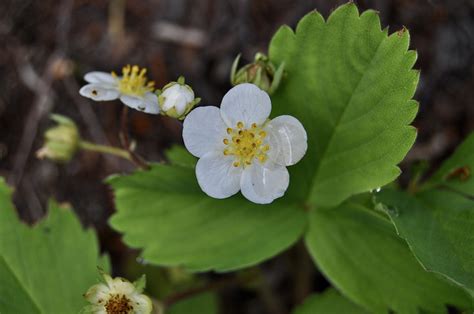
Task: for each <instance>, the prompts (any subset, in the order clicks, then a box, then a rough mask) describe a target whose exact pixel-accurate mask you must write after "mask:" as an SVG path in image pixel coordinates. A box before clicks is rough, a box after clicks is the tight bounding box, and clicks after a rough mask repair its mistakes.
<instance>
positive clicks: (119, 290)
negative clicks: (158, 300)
mask: <svg viewBox="0 0 474 314" xmlns="http://www.w3.org/2000/svg"><path fill="white" fill-rule="evenodd" d="M102 276H103V278H104V281H105V283H99V284H96V285H94V286H92V287H90V288H89V290H88V291H87V292H86V293H85V294H84V297H85V298H86V300H87V301H88V302H89V303H91V304H90V305H88V306H86V307H85V308H84V309H83V311H82V313H94V314H115V313H124V314H125V313H126V314H149V313H151V312H152V309H153V305H152V302H151V300H150V298H148V297H147V296H146V295H144V294H141V293H142V290H143V286H144V284H141V283H140V284H141V285H142V287H135V285H134V284H132V283H131V282H129V281H128V280H126V279H124V278H120V277H116V278H112V277H110V276H109V275H108V274H105V273H104V274H102Z"/></svg>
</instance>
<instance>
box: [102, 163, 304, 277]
mask: <svg viewBox="0 0 474 314" xmlns="http://www.w3.org/2000/svg"><path fill="white" fill-rule="evenodd" d="M108 182H109V183H110V184H111V185H112V187H113V188H114V192H115V203H116V207H117V213H116V214H115V215H114V216H113V217H112V218H111V220H110V223H111V225H112V227H113V228H114V229H116V230H118V231H120V232H123V233H124V241H125V242H126V243H127V244H128V245H130V246H132V247H136V248H143V253H142V257H143V258H144V260H145V261H146V262H149V263H153V264H159V265H169V266H171V265H179V266H184V267H186V268H188V269H192V270H199V271H204V270H209V269H214V270H217V271H228V270H232V269H237V268H242V267H245V266H249V265H254V264H257V263H259V262H261V261H263V260H265V259H267V258H270V257H272V256H274V255H275V254H277V253H278V252H280V251H282V250H284V249H285V248H287V247H288V246H290V245H291V244H293V243H294V242H295V241H297V240H298V238H299V237H300V236H301V234H302V232H303V230H304V227H305V223H306V217H305V216H306V214H305V212H304V210H303V208H301V207H299V206H297V205H295V204H292V203H288V202H286V201H284V200H279V201H276V202H274V203H272V204H270V205H266V206H262V205H258V204H254V203H251V202H249V201H247V200H245V199H244V198H243V197H241V196H238V197H232V198H229V199H225V200H217V199H213V198H210V197H209V196H207V195H205V194H204V193H203V192H202V191H201V189H200V188H199V186H198V184H197V181H196V175H195V173H194V169H193V168H191V167H181V166H165V165H153V166H152V169H151V170H150V171H139V172H136V173H134V174H132V175H129V176H115V177H112V178H110V179H109V180H108Z"/></svg>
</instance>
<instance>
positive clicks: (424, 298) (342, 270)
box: [306, 202, 471, 314]
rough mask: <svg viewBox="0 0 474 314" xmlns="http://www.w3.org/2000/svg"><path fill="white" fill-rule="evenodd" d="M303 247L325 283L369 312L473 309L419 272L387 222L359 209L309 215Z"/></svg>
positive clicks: (457, 291) (347, 206)
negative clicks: (452, 308)
mask: <svg viewBox="0 0 474 314" xmlns="http://www.w3.org/2000/svg"><path fill="white" fill-rule="evenodd" d="M306 244H307V246H308V249H309V251H310V253H311V255H312V257H313V259H314V260H315V262H316V264H317V265H318V266H319V268H320V269H321V271H322V272H323V273H324V274H325V275H326V276H327V278H328V279H329V281H331V282H332V283H333V285H334V286H335V287H337V288H338V290H340V291H341V292H342V293H343V294H344V295H346V296H347V297H349V298H350V299H351V300H353V301H354V302H356V303H357V304H359V305H361V306H363V307H365V308H366V309H367V310H369V311H371V312H374V313H388V312H389V310H391V311H393V312H395V313H413V314H415V313H418V312H419V310H420V309H421V310H424V311H428V312H429V313H446V312H447V309H446V305H448V304H449V305H454V306H457V307H459V308H462V309H467V308H470V307H471V302H470V297H469V296H468V295H467V294H466V293H465V292H464V291H463V290H462V289H461V288H458V287H456V286H454V285H452V284H451V283H449V282H448V281H446V280H443V279H441V278H439V277H437V276H436V275H435V274H433V273H429V272H427V271H425V270H424V269H423V268H422V266H421V265H420V264H419V263H418V261H417V260H416V258H415V257H414V256H413V254H412V253H411V252H410V250H409V248H408V246H407V245H406V243H405V241H403V239H401V238H399V237H398V236H397V235H396V233H395V229H394V228H393V226H392V225H391V223H390V222H389V221H388V220H387V219H386V218H385V217H382V216H381V215H379V214H378V213H375V212H373V211H370V210H369V209H367V208H365V207H364V206H361V205H359V204H352V203H349V202H346V203H343V204H341V205H340V206H339V207H337V208H331V209H327V210H325V209H321V210H313V211H312V212H311V217H310V228H309V232H308V234H307V235H306Z"/></svg>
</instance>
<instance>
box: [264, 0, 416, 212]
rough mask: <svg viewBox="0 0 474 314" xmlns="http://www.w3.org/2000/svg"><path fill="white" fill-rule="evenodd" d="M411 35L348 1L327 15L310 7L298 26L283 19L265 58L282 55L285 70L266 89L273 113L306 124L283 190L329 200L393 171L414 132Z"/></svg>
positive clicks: (390, 176)
mask: <svg viewBox="0 0 474 314" xmlns="http://www.w3.org/2000/svg"><path fill="white" fill-rule="evenodd" d="M409 41H410V40H409V34H408V31H407V30H406V29H403V30H402V31H400V32H397V33H394V34H392V35H391V36H387V33H386V32H385V31H382V30H381V28H380V20H379V17H378V14H377V13H376V12H375V11H370V10H369V11H366V12H364V13H363V14H362V15H360V16H359V14H358V10H357V7H356V6H355V4H353V3H349V4H346V5H343V6H341V7H339V8H338V9H336V10H335V11H334V12H333V13H332V14H331V16H330V17H329V18H328V20H327V22H325V21H324V19H323V17H322V16H321V15H320V14H319V13H317V12H312V13H310V14H308V15H306V16H305V17H304V18H303V19H302V20H301V21H300V22H299V24H298V26H297V29H296V33H293V31H292V30H291V29H290V28H288V27H287V26H283V27H282V28H281V29H280V30H279V31H278V32H277V33H276V34H275V36H274V37H273V39H272V42H271V45H270V59H271V61H272V62H274V63H275V64H279V63H281V62H285V64H286V68H285V71H286V72H287V77H286V78H285V79H284V80H283V81H282V84H281V86H280V87H279V89H278V90H277V91H276V93H275V94H274V95H273V96H272V101H273V115H275V116H278V115H281V114H289V115H293V116H295V117H296V118H298V119H299V120H300V121H301V122H302V123H303V125H304V126H305V128H306V131H307V132H308V152H307V154H306V156H305V158H304V159H303V160H302V162H300V163H299V164H297V165H296V166H294V167H291V168H290V172H291V179H292V181H291V184H290V190H289V191H288V192H287V193H290V194H291V195H293V196H296V198H298V199H304V198H307V197H309V202H310V203H311V204H313V205H319V206H333V205H337V204H339V203H340V202H342V201H343V200H344V199H346V198H348V197H349V196H350V195H353V194H356V193H360V192H364V191H369V190H372V189H375V188H377V187H380V186H383V185H385V184H387V183H389V182H391V181H393V180H394V179H395V178H396V177H397V176H398V175H399V173H400V170H399V168H398V167H397V166H396V165H397V163H399V162H400V161H401V160H402V159H403V157H404V156H405V155H406V153H407V152H408V150H409V149H410V147H411V146H412V144H413V142H414V140H415V137H416V131H415V129H414V128H413V127H411V126H408V124H409V123H411V121H412V120H413V119H414V117H415V115H416V112H417V110H418V109H417V107H418V106H417V103H416V102H415V101H413V100H410V99H411V98H412V97H413V94H414V92H415V89H416V85H417V82H418V77H419V74H418V72H417V71H415V70H412V66H413V64H414V63H415V60H416V53H415V52H414V51H408V50H407V49H408V45H409Z"/></svg>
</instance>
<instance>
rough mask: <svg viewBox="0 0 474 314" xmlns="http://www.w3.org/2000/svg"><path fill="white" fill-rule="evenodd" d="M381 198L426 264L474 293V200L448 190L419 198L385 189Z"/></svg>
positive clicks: (379, 197)
mask: <svg viewBox="0 0 474 314" xmlns="http://www.w3.org/2000/svg"><path fill="white" fill-rule="evenodd" d="M377 199H378V200H379V201H381V202H383V203H384V204H386V206H388V208H389V210H387V212H388V213H389V214H390V217H391V218H392V221H393V223H394V224H395V226H396V227H397V231H398V233H399V235H400V236H401V237H403V238H404V239H406V241H407V242H408V244H409V245H410V247H411V249H412V251H413V253H414V254H415V255H416V256H417V258H418V259H419V260H420V262H421V263H422V264H423V266H424V267H425V268H426V269H428V270H429V271H434V272H437V273H440V274H443V275H445V276H447V277H448V278H450V279H452V280H453V281H454V282H456V283H457V284H459V285H461V286H464V287H466V288H467V289H469V290H470V291H471V293H472V294H473V295H474V202H473V201H472V200H470V199H468V198H466V197H463V196H462V195H459V194H457V193H453V192H451V191H446V190H430V191H426V192H423V193H421V194H419V195H418V196H417V197H415V196H412V195H409V194H407V193H404V192H401V191H392V190H387V191H382V192H381V193H380V195H379V196H377Z"/></svg>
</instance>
